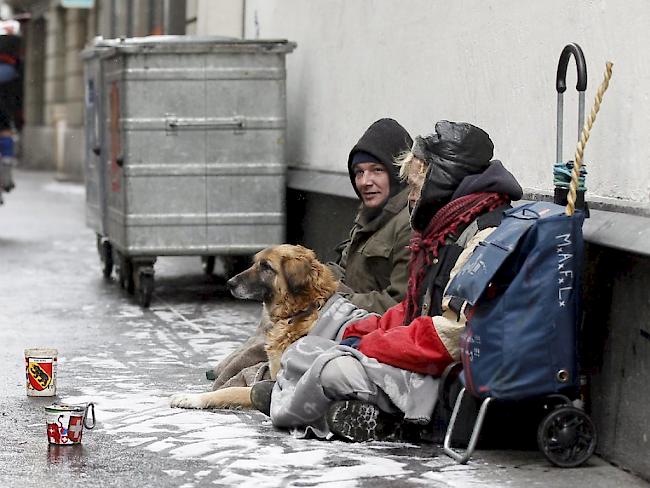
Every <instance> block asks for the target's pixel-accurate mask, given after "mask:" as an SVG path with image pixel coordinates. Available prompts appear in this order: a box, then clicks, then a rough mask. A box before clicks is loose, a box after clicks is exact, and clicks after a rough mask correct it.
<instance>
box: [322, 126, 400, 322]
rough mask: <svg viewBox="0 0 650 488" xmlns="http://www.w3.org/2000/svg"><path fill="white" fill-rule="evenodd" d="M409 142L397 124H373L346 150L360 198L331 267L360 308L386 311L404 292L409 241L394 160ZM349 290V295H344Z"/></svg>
mask: <svg viewBox="0 0 650 488" xmlns="http://www.w3.org/2000/svg"><path fill="white" fill-rule="evenodd" d="M412 143H413V141H412V139H411V136H410V135H409V134H408V132H407V131H406V129H404V127H402V126H401V125H400V124H399V123H398V122H397V121H395V120H393V119H390V118H383V119H379V120H377V121H375V122H374V123H373V124H372V125H370V127H368V129H367V130H366V132H365V133H364V134H363V135H362V136H361V138H360V139H359V141H358V142H357V143H356V144H355V146H354V147H353V148H352V150H351V151H350V154H349V156H348V172H349V174H350V182H351V183H352V187H353V188H354V191H355V192H356V194H357V195H358V197H359V199H360V200H361V206H360V208H359V212H358V214H357V216H356V219H355V221H354V225H353V227H352V229H351V231H350V237H349V239H348V240H346V241H345V242H343V243H342V244H340V245H339V246H338V247H337V251H338V252H339V258H338V260H337V262H336V263H334V265H332V263H330V264H331V268H332V269H333V271H334V272H335V274H336V275H337V277H338V278H339V279H340V280H341V283H343V284H344V285H345V287H342V291H343V293H342V294H343V295H344V296H345V297H346V298H347V299H348V300H350V301H351V302H352V303H354V304H355V305H356V306H358V307H359V308H363V309H365V310H368V311H371V312H376V313H384V312H385V311H386V310H388V309H389V308H390V307H392V306H393V305H396V304H397V303H399V302H400V301H401V300H402V299H403V298H404V294H405V293H406V284H407V264H408V259H409V251H408V243H409V240H410V237H411V228H410V226H409V213H408V208H407V197H408V190H406V185H405V183H404V182H403V181H402V180H401V179H400V177H399V170H398V167H397V166H396V165H395V161H396V159H397V158H399V157H400V156H401V155H403V154H404V153H406V152H408V150H409V149H410V147H411V144H412ZM346 290H347V292H346Z"/></svg>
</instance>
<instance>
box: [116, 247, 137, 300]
mask: <svg viewBox="0 0 650 488" xmlns="http://www.w3.org/2000/svg"><path fill="white" fill-rule="evenodd" d="M119 263H120V265H119V267H118V270H117V276H118V281H119V282H120V286H121V287H122V288H125V289H126V291H127V292H128V293H129V294H133V292H134V291H135V281H134V279H133V261H131V259H130V258H127V257H126V256H125V255H124V254H121V253H120V254H119Z"/></svg>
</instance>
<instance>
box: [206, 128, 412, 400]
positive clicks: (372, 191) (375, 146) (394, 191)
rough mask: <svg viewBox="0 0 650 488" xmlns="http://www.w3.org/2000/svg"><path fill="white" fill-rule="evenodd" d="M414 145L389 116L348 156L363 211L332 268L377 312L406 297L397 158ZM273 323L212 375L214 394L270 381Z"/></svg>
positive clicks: (354, 296)
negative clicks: (268, 351)
mask: <svg viewBox="0 0 650 488" xmlns="http://www.w3.org/2000/svg"><path fill="white" fill-rule="evenodd" d="M412 143H413V141H412V139H411V136H410V135H409V133H408V132H407V131H406V129H404V127H402V126H401V125H400V124H399V123H398V122H396V121H395V120H393V119H389V118H384V119H380V120H377V121H375V122H374V123H373V124H372V125H371V126H370V127H369V128H368V129H367V130H366V132H365V133H364V134H363V136H361V138H360V139H359V142H357V144H356V145H355V146H354V147H353V148H352V150H351V151H350V154H349V156H348V171H349V173H350V181H351V183H352V187H353V188H354V190H355V192H356V193H357V195H358V196H359V198H360V199H361V207H360V210H359V213H358V215H357V217H356V219H355V222H354V226H353V227H352V230H351V231H350V238H349V239H348V240H346V241H345V242H343V243H342V244H340V245H339V246H338V248H337V250H338V252H339V259H338V261H337V262H336V263H330V268H331V269H332V270H333V271H334V273H335V275H336V276H337V278H338V279H339V280H340V282H341V286H340V291H341V294H342V295H344V296H345V297H346V298H347V299H348V300H350V302H352V303H354V304H355V305H356V306H357V307H359V308H361V309H365V310H369V311H372V312H376V313H384V312H385V311H386V310H388V309H389V308H390V307H392V306H393V305H395V304H397V303H399V302H400V301H401V300H402V299H403V298H404V295H405V294H406V285H407V280H408V271H407V266H408V260H409V250H408V243H409V239H410V236H411V227H410V225H409V212H408V208H407V199H408V189H406V185H405V184H404V182H403V181H402V180H401V179H400V177H399V174H398V167H397V166H396V165H395V160H396V158H398V157H399V156H401V155H403V154H405V153H406V152H408V150H409V149H410V147H411V144H412ZM268 324H269V322H268V318H262V320H261V322H260V324H259V326H258V328H257V330H256V331H255V334H254V335H253V336H252V337H250V338H249V339H248V340H247V341H246V342H245V343H244V344H242V345H241V346H240V347H239V348H238V349H237V350H235V351H234V352H232V353H231V354H230V355H228V356H227V357H226V358H225V359H223V360H222V361H221V362H220V363H219V364H218V365H217V366H216V367H215V368H214V369H213V370H212V371H210V372H209V377H212V378H213V379H214V383H213V385H212V389H213V390H217V389H220V388H228V387H231V386H251V385H252V384H254V383H258V382H260V381H261V380H265V379H269V378H270V375H269V370H268V363H267V357H266V351H265V350H264V342H265V336H266V327H268ZM267 388H268V385H267Z"/></svg>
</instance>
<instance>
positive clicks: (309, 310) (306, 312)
mask: <svg viewBox="0 0 650 488" xmlns="http://www.w3.org/2000/svg"><path fill="white" fill-rule="evenodd" d="M316 308H317V307H316V305H315V304H314V305H310V306H309V307H307V308H306V309H304V310H301V311H300V312H298V313H296V314H294V315H290V316H289V317H287V319H289V323H290V324H293V322H294V321H295V320H298V319H302V318H304V317H307V316H308V315H309V314H311V313H312V312H313V311H314V310H315V309H316ZM318 308H320V307H318Z"/></svg>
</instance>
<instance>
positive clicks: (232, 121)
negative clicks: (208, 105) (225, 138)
mask: <svg viewBox="0 0 650 488" xmlns="http://www.w3.org/2000/svg"><path fill="white" fill-rule="evenodd" d="M165 125H166V128H167V130H179V129H235V130H242V129H244V120H243V119H242V118H241V117H232V118H223V119H212V120H205V119H195V118H186V119H182V118H177V117H173V116H167V118H166V119H165Z"/></svg>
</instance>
